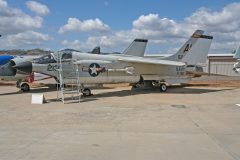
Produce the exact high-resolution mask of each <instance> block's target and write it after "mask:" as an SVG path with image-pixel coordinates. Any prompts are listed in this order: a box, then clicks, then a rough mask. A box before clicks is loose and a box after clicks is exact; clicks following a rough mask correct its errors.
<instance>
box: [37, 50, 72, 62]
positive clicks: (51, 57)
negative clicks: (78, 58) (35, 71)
mask: <svg viewBox="0 0 240 160" xmlns="http://www.w3.org/2000/svg"><path fill="white" fill-rule="evenodd" d="M60 58H61V60H62V61H65V60H69V59H72V52H62V51H60V52H55V53H50V54H47V55H44V56H42V57H39V58H37V59H34V61H33V62H34V63H38V64H46V63H57V60H59V59H60Z"/></svg>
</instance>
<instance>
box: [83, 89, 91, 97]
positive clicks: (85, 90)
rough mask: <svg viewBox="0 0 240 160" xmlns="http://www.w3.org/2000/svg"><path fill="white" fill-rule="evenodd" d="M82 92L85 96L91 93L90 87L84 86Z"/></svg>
mask: <svg viewBox="0 0 240 160" xmlns="http://www.w3.org/2000/svg"><path fill="white" fill-rule="evenodd" d="M82 93H83V96H86V97H87V96H91V95H92V93H91V89H89V88H84V89H83V91H82Z"/></svg>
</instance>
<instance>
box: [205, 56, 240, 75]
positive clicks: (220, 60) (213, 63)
mask: <svg viewBox="0 0 240 160" xmlns="http://www.w3.org/2000/svg"><path fill="white" fill-rule="evenodd" d="M233 56H234V54H208V59H207V67H206V70H205V71H206V72H207V73H208V74H218V75H227V76H240V74H236V73H235V72H234V71H233V65H234V63H236V58H233Z"/></svg>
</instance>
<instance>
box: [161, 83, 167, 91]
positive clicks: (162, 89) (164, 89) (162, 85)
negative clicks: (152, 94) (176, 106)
mask: <svg viewBox="0 0 240 160" xmlns="http://www.w3.org/2000/svg"><path fill="white" fill-rule="evenodd" d="M166 91H167V85H166V84H165V83H161V84H160V92H166Z"/></svg>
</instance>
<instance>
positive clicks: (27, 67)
mask: <svg viewBox="0 0 240 160" xmlns="http://www.w3.org/2000/svg"><path fill="white" fill-rule="evenodd" d="M13 68H14V69H17V70H19V71H21V72H24V73H28V74H30V73H32V62H29V61H27V62H22V63H19V64H17V65H15V66H13Z"/></svg>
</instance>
